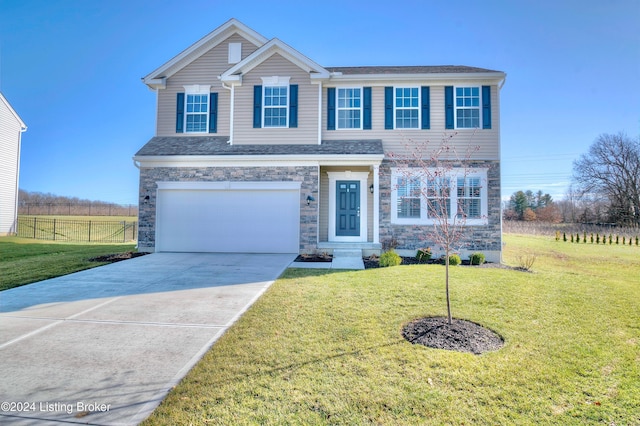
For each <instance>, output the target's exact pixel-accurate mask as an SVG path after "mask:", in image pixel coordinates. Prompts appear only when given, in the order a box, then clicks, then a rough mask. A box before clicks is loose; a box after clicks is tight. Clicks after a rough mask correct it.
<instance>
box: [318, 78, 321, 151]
mask: <svg viewBox="0 0 640 426" xmlns="http://www.w3.org/2000/svg"><path fill="white" fill-rule="evenodd" d="M318 145H322V82H320V83H318Z"/></svg>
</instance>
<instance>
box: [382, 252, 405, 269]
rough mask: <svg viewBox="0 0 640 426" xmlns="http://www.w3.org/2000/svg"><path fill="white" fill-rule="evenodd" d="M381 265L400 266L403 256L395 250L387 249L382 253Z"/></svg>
mask: <svg viewBox="0 0 640 426" xmlns="http://www.w3.org/2000/svg"><path fill="white" fill-rule="evenodd" d="M379 263H380V267H381V268H386V267H387V266H398V265H399V264H401V263H402V258H401V257H400V256H399V255H398V253H396V252H395V251H393V250H389V251H385V252H384V253H382V254H381V255H380V261H379Z"/></svg>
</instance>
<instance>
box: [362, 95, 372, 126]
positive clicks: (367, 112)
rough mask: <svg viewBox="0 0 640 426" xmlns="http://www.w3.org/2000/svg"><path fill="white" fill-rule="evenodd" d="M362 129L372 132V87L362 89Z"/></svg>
mask: <svg viewBox="0 0 640 426" xmlns="http://www.w3.org/2000/svg"><path fill="white" fill-rule="evenodd" d="M362 107H363V108H362V128H363V129H364V130H371V87H363V88H362Z"/></svg>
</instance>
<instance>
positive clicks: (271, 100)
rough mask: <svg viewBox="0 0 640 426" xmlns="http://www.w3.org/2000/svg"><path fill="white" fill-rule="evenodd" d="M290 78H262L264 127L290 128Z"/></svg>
mask: <svg viewBox="0 0 640 426" xmlns="http://www.w3.org/2000/svg"><path fill="white" fill-rule="evenodd" d="M289 80H290V77H263V78H262V84H263V86H262V127H288V126H289Z"/></svg>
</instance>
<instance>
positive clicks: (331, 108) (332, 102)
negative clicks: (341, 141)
mask: <svg viewBox="0 0 640 426" xmlns="http://www.w3.org/2000/svg"><path fill="white" fill-rule="evenodd" d="M335 129H336V88H335V87H329V88H327V130H335Z"/></svg>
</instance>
